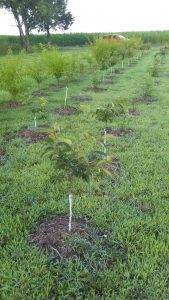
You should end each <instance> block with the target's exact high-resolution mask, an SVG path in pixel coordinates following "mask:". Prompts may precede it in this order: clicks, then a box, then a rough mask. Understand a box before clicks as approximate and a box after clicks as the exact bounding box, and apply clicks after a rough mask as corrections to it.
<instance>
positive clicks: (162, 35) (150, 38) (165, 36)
mask: <svg viewBox="0 0 169 300" xmlns="http://www.w3.org/2000/svg"><path fill="white" fill-rule="evenodd" d="M104 34H107V33H64V34H52V35H51V43H52V44H54V45H57V46H58V47H66V46H67V47H72V46H85V45H88V44H90V43H91V42H92V41H93V40H94V39H95V38H97V37H99V36H102V35H104ZM109 34H110V33H109ZM119 34H122V35H124V36H125V37H127V38H130V37H140V38H141V39H142V40H143V41H144V42H145V43H151V44H154V45H157V44H159V45H162V44H166V43H169V31H168V30H166V31H147V32H120V33H119ZM30 42H31V45H37V44H46V43H47V37H46V35H30ZM8 48H12V49H13V51H14V52H18V51H19V50H20V49H21V46H20V37H19V36H11V35H8V36H5V35H4V36H0V54H5V53H6V52H7V49H8Z"/></svg>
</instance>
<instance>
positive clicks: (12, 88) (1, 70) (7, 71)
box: [0, 52, 30, 101]
mask: <svg viewBox="0 0 169 300" xmlns="http://www.w3.org/2000/svg"><path fill="white" fill-rule="evenodd" d="M0 82H1V87H0V89H1V90H4V91H7V92H9V94H10V96H11V101H16V100H18V99H19V97H20V96H21V95H22V96H23V95H24V93H25V92H26V91H27V90H28V88H29V87H30V82H29V81H28V78H27V76H26V72H25V61H24V60H23V54H22V53H21V54H19V55H16V56H14V55H13V54H12V53H11V52H9V53H8V55H7V56H6V57H5V58H4V59H3V60H2V62H1V65H0Z"/></svg>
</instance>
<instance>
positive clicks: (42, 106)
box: [32, 97, 49, 120]
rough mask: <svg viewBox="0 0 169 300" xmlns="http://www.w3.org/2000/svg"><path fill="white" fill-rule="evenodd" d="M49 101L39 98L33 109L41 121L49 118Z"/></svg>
mask: <svg viewBox="0 0 169 300" xmlns="http://www.w3.org/2000/svg"><path fill="white" fill-rule="evenodd" d="M48 105H49V103H48V101H47V99H46V98H44V97H39V98H38V100H37V101H36V103H35V104H34V106H33V108H32V113H33V114H34V115H35V116H36V117H37V118H38V119H39V120H40V119H46V118H47V117H48Z"/></svg>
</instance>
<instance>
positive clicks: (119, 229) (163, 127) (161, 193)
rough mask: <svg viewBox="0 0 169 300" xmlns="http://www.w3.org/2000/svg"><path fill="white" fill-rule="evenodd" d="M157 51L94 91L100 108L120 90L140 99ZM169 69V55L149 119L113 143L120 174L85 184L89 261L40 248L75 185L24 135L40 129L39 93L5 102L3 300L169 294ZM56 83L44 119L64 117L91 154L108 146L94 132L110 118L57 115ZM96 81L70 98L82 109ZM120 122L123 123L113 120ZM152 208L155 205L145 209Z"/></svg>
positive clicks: (60, 96)
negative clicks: (41, 229) (35, 110)
mask: <svg viewBox="0 0 169 300" xmlns="http://www.w3.org/2000/svg"><path fill="white" fill-rule="evenodd" d="M154 52H155V50H151V51H150V52H149V53H148V54H147V55H144V57H143V59H142V60H141V61H139V62H138V64H137V65H136V66H133V67H132V68H127V67H125V70H124V73H123V74H122V75H117V76H116V83H114V84H113V85H110V86H108V88H109V90H108V91H106V92H103V93H99V94H94V93H87V94H89V95H91V96H92V97H93V100H92V102H91V103H90V104H91V107H92V109H93V110H95V109H96V108H97V107H99V106H100V105H103V104H106V103H111V102H113V100H115V99H116V98H117V97H118V96H126V97H128V98H129V99H131V100H132V99H133V98H134V97H136V96H138V95H139V88H140V85H141V80H142V78H143V76H144V74H145V72H146V71H147V68H148V66H150V65H151V64H152V61H153V54H154ZM168 74H169V56H168V57H167V61H166V64H165V65H162V67H161V71H160V84H159V85H156V86H155V87H154V92H153V93H154V96H155V98H156V99H157V101H155V102H152V103H151V104H145V103H138V104H137V109H138V110H139V111H140V116H136V117H132V116H130V117H128V124H127V127H130V128H132V129H133V134H132V135H131V136H129V137H124V138H114V139H113V141H111V142H110V143H109V148H108V151H109V154H111V155H112V156H114V157H116V158H118V159H119V161H120V165H121V172H120V174H119V175H114V176H113V180H110V178H107V177H106V178H105V179H100V180H99V181H98V180H96V178H95V177H94V176H93V177H92V178H91V182H90V184H86V183H83V182H82V181H79V180H76V181H75V184H74V188H73V194H74V209H73V210H74V216H76V217H78V216H86V217H87V218H88V219H89V220H90V223H91V231H94V239H93V241H92V242H91V243H90V244H89V245H88V246H85V245H84V244H85V243H84V241H82V240H79V241H76V243H77V246H76V247H77V248H78V247H79V248H80V251H82V252H83V258H80V257H79V258H76V259H75V258H68V259H63V260H61V261H59V260H57V259H54V258H53V257H51V255H48V254H47V253H46V254H45V253H44V252H42V251H40V250H38V249H37V248H35V247H33V246H32V245H30V243H29V239H30V235H31V234H32V233H33V231H34V230H35V228H36V225H37V223H38V222H39V221H40V220H42V219H44V218H45V217H52V216H56V215H59V214H68V199H67V194H68V192H67V185H68V183H67V182H66V181H64V180H62V181H61V182H60V181H59V180H58V176H57V175H58V173H56V171H55V170H54V168H53V166H52V165H51V162H50V161H49V159H47V158H44V157H43V156H42V153H43V145H44V143H43V142H41V143H35V144H31V143H29V142H28V141H26V140H23V139H21V138H19V137H18V136H17V132H18V130H19V129H20V128H22V127H30V128H31V127H33V114H32V112H31V108H32V107H33V106H34V102H35V101H36V99H30V101H29V102H28V104H27V106H26V107H23V108H22V109H17V110H12V109H11V110H10V109H4V108H3V107H2V106H1V111H0V118H1V146H0V147H1V148H2V149H3V150H5V151H6V153H7V155H8V160H7V163H6V164H5V165H4V166H3V167H1V179H0V180H1V200H0V201H1V202H0V203H1V205H0V224H1V225H0V226H1V230H0V254H1V255H0V295H1V296H0V299H2V300H15V299H16V300H34V299H35V300H42V299H44V300H47V299H52V300H56V299H106V300H110V299H115V300H131V299H132V300H157V299H160V300H168V299H169V289H168V279H169V271H168V270H169V252H168V246H169V234H168V228H169V227H168V221H169V217H168V213H169V204H168V198H169V189H168V182H169V167H168V163H169V156H168V149H169V127H168V120H169V101H168V100H169V99H168V92H169V88H168ZM48 83H51V81H50V80H49V82H46V83H45V84H44V85H43V86H42V87H41V89H43V91H46V92H48V93H49V96H48V97H47V99H48V100H49V107H50V114H49V118H48V120H47V121H46V120H44V121H43V120H41V121H39V122H40V123H41V124H43V123H46V122H48V123H49V124H52V123H53V122H55V121H57V122H58V123H59V124H60V126H61V129H62V132H63V134H64V135H65V136H67V137H69V138H71V139H72V140H73V141H74V143H75V144H77V145H79V144H80V145H81V148H82V149H83V152H84V153H88V152H89V151H90V150H92V149H98V148H99V147H101V146H99V145H98V144H97V142H94V141H93V139H92V138H90V136H92V135H94V136H96V137H98V136H99V135H100V131H101V128H102V123H101V122H99V121H96V120H95V119H94V118H93V117H92V116H91V115H88V114H85V113H81V114H79V115H77V116H70V117H61V116H56V115H54V114H53V113H52V111H53V109H54V108H55V107H60V106H61V105H62V104H63V102H64V93H65V91H64V89H62V90H60V91H56V90H54V89H51V90H49V89H48ZM89 84H91V74H86V75H85V76H82V77H81V78H79V81H78V82H75V83H71V84H70V86H69V99H68V104H70V105H74V106H75V107H78V106H79V105H78V104H75V103H72V101H71V96H73V95H79V93H81V92H82V89H83V88H85V87H87V86H88V85H89ZM36 89H37V87H34V90H36ZM82 93H84V94H85V92H82ZM0 100H1V102H2V103H4V102H5V101H7V100H8V98H7V95H6V94H1V95H0ZM1 105H2V104H1ZM120 125H121V120H119V119H117V120H115V121H114V123H113V124H110V126H111V127H119V126H120ZM2 149H1V150H2ZM100 149H101V148H100ZM96 191H104V192H105V196H104V197H98V196H96ZM143 204H144V205H145V206H146V207H148V208H149V209H147V210H145V211H144V212H143V211H142V210H141V209H140V205H143ZM104 235H106V236H107V237H104ZM109 262H111V263H109Z"/></svg>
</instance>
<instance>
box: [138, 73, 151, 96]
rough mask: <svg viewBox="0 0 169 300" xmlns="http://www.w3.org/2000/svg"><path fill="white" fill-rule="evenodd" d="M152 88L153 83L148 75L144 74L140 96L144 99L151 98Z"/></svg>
mask: <svg viewBox="0 0 169 300" xmlns="http://www.w3.org/2000/svg"><path fill="white" fill-rule="evenodd" d="M153 86H154V81H153V79H152V77H151V76H150V74H146V75H145V76H144V78H143V82H142V87H141V88H142V91H141V92H142V96H143V97H145V98H148V97H151V96H152V91H153Z"/></svg>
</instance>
